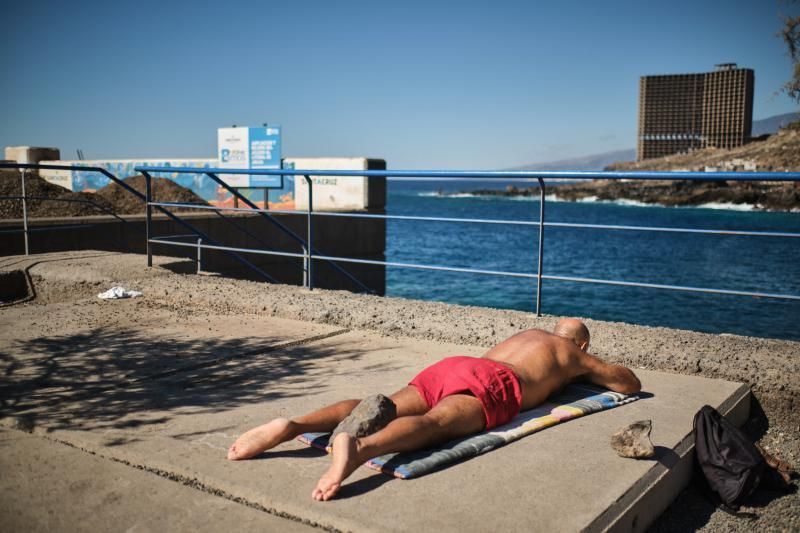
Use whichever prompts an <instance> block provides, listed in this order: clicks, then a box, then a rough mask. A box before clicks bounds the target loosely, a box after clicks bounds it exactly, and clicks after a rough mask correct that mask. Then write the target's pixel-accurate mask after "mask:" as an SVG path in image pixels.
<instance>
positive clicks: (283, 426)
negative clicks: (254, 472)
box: [228, 418, 296, 461]
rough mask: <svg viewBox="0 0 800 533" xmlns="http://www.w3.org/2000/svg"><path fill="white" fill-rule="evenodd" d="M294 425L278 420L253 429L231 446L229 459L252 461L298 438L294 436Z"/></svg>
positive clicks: (281, 419)
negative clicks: (264, 452)
mask: <svg viewBox="0 0 800 533" xmlns="http://www.w3.org/2000/svg"><path fill="white" fill-rule="evenodd" d="M292 425H293V424H292V422H291V421H290V420H287V419H285V418H276V419H275V420H273V421H272V422H268V423H266V424H264V425H263V426H258V427H257V428H253V429H251V430H250V431H248V432H247V433H244V434H243V435H242V436H240V437H239V438H238V439H236V442H234V443H233V444H232V445H231V447H230V448H229V449H228V459H230V460H231V461H239V460H241V459H250V458H251V457H255V456H256V455H258V454H260V453H261V452H263V451H265V450H269V449H270V448H273V447H275V446H277V445H278V444H280V443H281V442H286V441H287V440H289V439H291V438H293V437H295V436H296V435H294V434H293V431H292Z"/></svg>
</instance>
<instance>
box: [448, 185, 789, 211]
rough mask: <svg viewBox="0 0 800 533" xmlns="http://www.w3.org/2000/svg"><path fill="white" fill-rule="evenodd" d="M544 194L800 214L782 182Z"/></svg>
mask: <svg viewBox="0 0 800 533" xmlns="http://www.w3.org/2000/svg"><path fill="white" fill-rule="evenodd" d="M546 193H547V194H548V196H550V197H554V199H556V200H562V201H572V202H615V203H621V201H626V202H630V203H634V204H637V205H661V206H666V207H678V206H696V207H699V206H706V207H714V208H718V209H719V208H728V209H738V210H761V211H784V212H800V184H794V183H782V182H748V183H741V182H737V183H728V182H724V181H723V182H695V181H690V180H685V181H649V182H638V181H612V180H594V181H590V182H587V183H568V184H563V185H550V186H549V187H548V188H547V190H546ZM539 194H540V193H539V187H538V186H532V187H522V188H518V187H514V186H508V187H507V188H506V189H504V190H497V189H478V190H473V191H463V192H460V193H456V194H453V195H450V196H456V197H457V196H505V197H519V198H525V197H532V198H538V197H539Z"/></svg>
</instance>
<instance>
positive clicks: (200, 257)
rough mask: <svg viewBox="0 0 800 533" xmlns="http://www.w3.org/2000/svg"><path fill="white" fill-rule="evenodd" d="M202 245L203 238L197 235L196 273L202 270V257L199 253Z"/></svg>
mask: <svg viewBox="0 0 800 533" xmlns="http://www.w3.org/2000/svg"><path fill="white" fill-rule="evenodd" d="M202 245H203V238H202V237H198V238H197V273H198V274H199V273H200V272H202V270H203V257H202V255H201V251H202V250H203V248H202Z"/></svg>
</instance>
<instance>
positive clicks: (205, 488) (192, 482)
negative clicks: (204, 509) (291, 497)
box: [12, 429, 343, 533]
mask: <svg viewBox="0 0 800 533" xmlns="http://www.w3.org/2000/svg"><path fill="white" fill-rule="evenodd" d="M12 431H20V430H18V429H12ZM26 433H28V432H26ZM29 434H31V435H36V436H37V437H39V438H43V439H45V440H47V441H50V442H53V443H57V444H61V445H63V446H67V447H69V448H72V449H74V450H78V451H81V452H83V453H87V454H89V455H93V456H95V457H99V458H100V459H105V460H107V461H112V462H114V463H118V464H122V465H125V466H128V467H130V468H135V469H137V470H141V471H144V472H148V473H150V474H153V475H156V476H158V477H160V478H163V479H167V480H169V481H173V482H175V483H180V484H181V485H183V486H186V487H189V488H192V489H195V490H198V491H200V492H203V493H205V494H210V495H212V496H217V497H219V498H223V499H225V500H228V501H231V502H234V503H238V504H239V505H244V506H245V507H250V508H251V509H255V510H257V511H261V512H264V513H267V514H269V515H272V516H277V517H279V518H284V519H286V520H291V521H293V522H298V523H301V524H303V525H306V526H310V527H313V528H316V529H320V530H322V531H328V532H330V533H343V532H342V530H341V529H337V528H335V527H333V526H329V525H325V524H320V523H319V522H314V521H313V520H309V519H307V518H303V517H301V516H297V515H293V514H291V513H287V512H284V511H281V510H279V509H275V508H273V507H265V506H264V505H261V504H259V503H256V502H253V501H250V500H248V499H246V498H242V497H240V496H235V495H233V494H231V493H229V492H226V491H224V490H222V489H218V488H215V487H211V486H209V485H206V484H205V483H202V482H200V481H198V480H197V479H194V478H190V477H187V476H184V475H182V474H178V473H175V472H169V471H166V470H162V469H160V468H154V467H151V466H148V465H145V464H137V463H132V462H130V461H126V460H124V459H118V458H116V457H111V456H107V455H103V454H102V453H99V452H96V451H93V450H89V449H87V448H83V447H81V446H77V445H75V444H73V443H71V442H68V441H65V440H61V439H56V438H53V437H48V436H45V435H42V434H37V433H29Z"/></svg>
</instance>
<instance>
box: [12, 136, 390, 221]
mask: <svg viewBox="0 0 800 533" xmlns="http://www.w3.org/2000/svg"><path fill="white" fill-rule="evenodd" d="M8 150H9V148H6V152H7V153H8ZM36 150H40V149H36ZM41 150H44V149H41ZM57 155H58V151H57V150H56V156H57ZM7 157H8V156H7ZM283 161H284V164H285V165H286V164H288V167H289V168H291V167H292V166H294V168H295V169H313V170H386V161H385V160H383V159H371V158H367V157H290V158H285V159H284V160H283ZM37 162H38V161H37ZM41 162H42V163H43V164H45V163H46V164H50V165H65V166H69V165H72V166H83V167H87V166H90V167H100V168H103V169H105V170H107V171H109V172H110V173H111V174H113V175H115V176H117V177H118V178H120V179H125V178H127V177H129V176H133V175H136V174H138V173H137V172H136V171H135V170H134V167H136V166H162V167H163V166H169V167H197V168H208V167H217V166H219V164H218V161H217V160H216V159H119V160H110V159H109V160H83V161H66V160H64V161H58V160H55V161H49V160H48V161H41ZM39 175H40V176H41V177H42V178H44V179H45V180H47V181H49V182H50V183H54V184H56V185H60V186H62V187H65V188H67V189H69V190H71V191H94V190H97V189H100V188H101V187H104V186H106V185H108V183H109V182H110V180H109V179H108V178H107V177H106V176H104V175H103V174H100V173H97V172H90V171H85V170H57V169H42V170H40V171H39ZM153 176H155V177H160V178H168V179H171V180H172V181H174V182H176V183H177V184H179V185H181V186H183V187H186V188H188V189H191V190H192V191H193V192H194V193H195V194H197V195H198V196H200V197H201V198H203V199H204V200H206V201H207V202H209V203H211V204H213V205H224V206H233V205H234V201H233V198H232V196H231V195H230V193H228V192H226V191H225V190H224V189H222V188H221V187H220V186H219V185H218V184H217V183H216V182H214V181H213V180H212V179H211V178H209V177H207V176H204V175H203V174H184V173H177V172H171V173H167V172H163V173H155V174H153ZM223 176H224V174H223ZM312 180H313V182H314V186H313V191H314V210H315V211H330V210H334V211H339V210H352V209H383V208H384V207H385V205H386V178H376V177H370V178H367V177H344V176H312ZM246 190H247V189H243V191H246ZM244 194H247V193H246V192H245V193H244ZM259 194H261V195H262V196H258V198H254V199H253V200H254V201H255V203H256V204H257V205H258V206H259V207H263V205H264V204H263V191H262V192H260V193H259ZM259 200H260V201H259ZM307 205H308V187H307V185H306V181H305V179H304V178H303V177H302V176H298V177H295V178H292V177H291V176H287V177H285V178H284V188H283V189H276V190H272V191H270V192H269V208H270V209H279V210H291V209H299V210H305V209H306V208H307Z"/></svg>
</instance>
